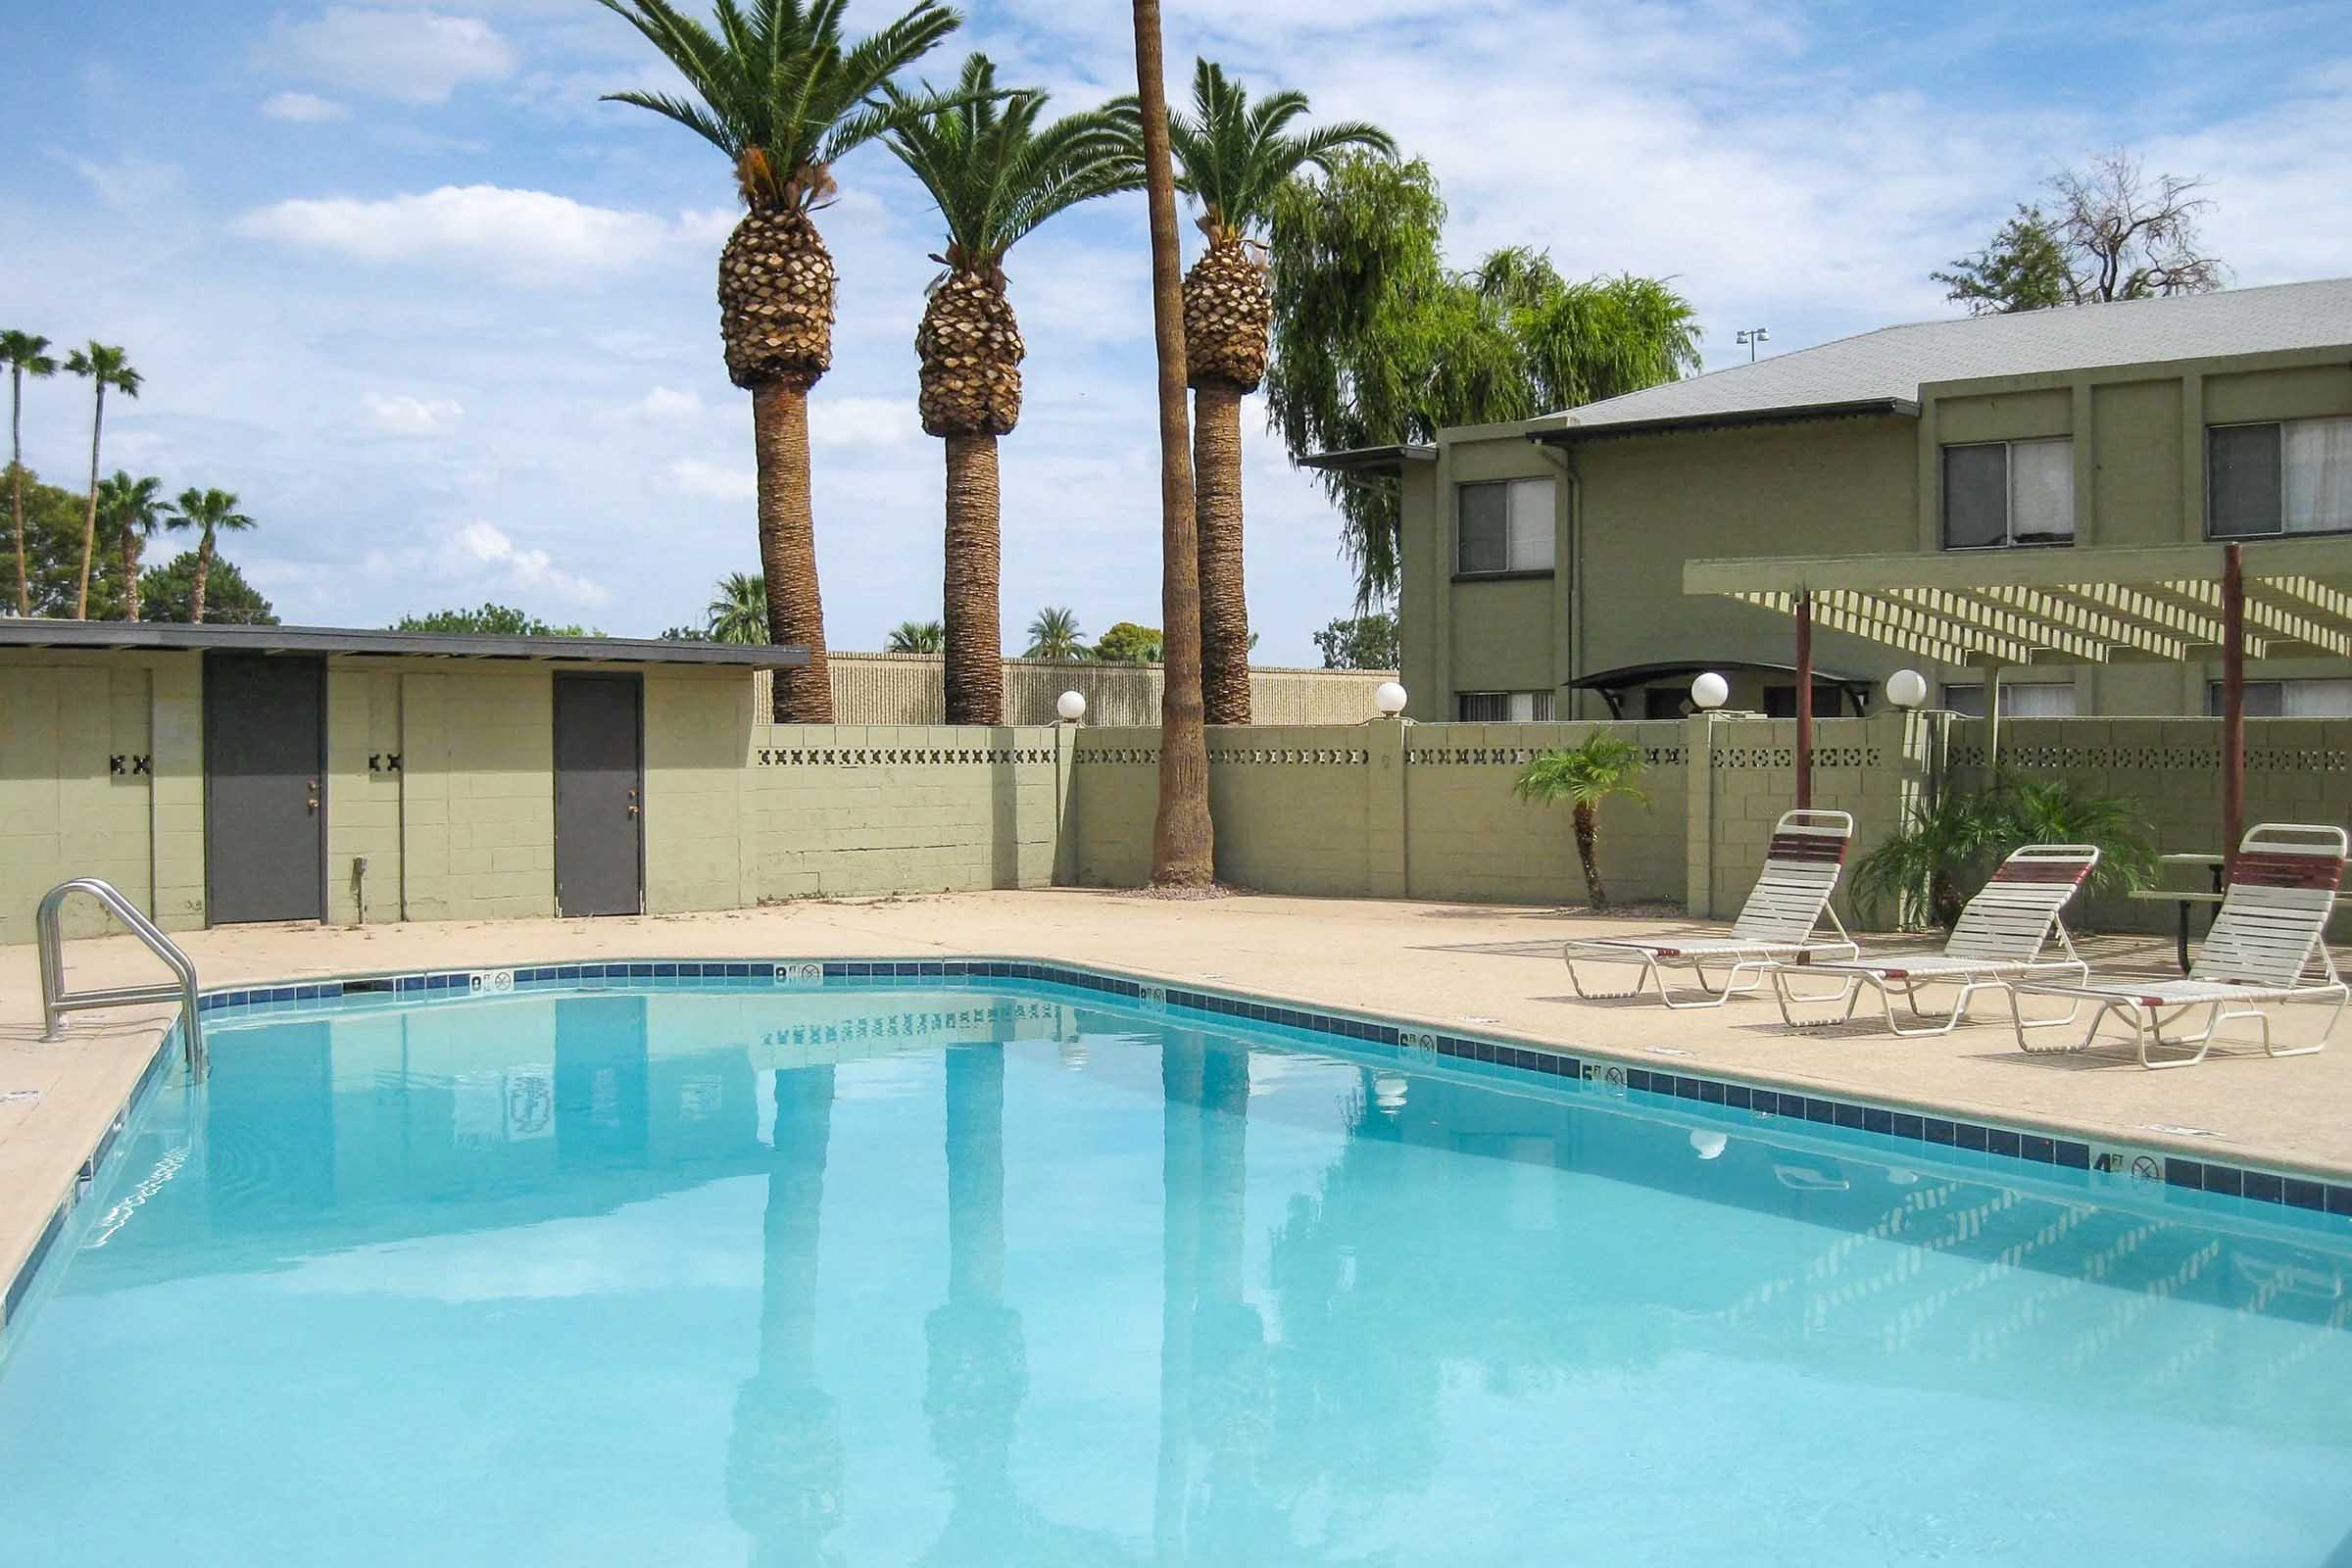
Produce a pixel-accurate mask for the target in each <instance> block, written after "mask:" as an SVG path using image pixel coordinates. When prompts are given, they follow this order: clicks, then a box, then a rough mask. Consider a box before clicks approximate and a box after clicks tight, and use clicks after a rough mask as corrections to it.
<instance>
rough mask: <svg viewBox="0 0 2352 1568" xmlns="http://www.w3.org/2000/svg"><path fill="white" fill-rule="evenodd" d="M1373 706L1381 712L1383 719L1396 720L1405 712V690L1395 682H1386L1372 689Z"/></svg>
mask: <svg viewBox="0 0 2352 1568" xmlns="http://www.w3.org/2000/svg"><path fill="white" fill-rule="evenodd" d="M1372 706H1373V707H1374V708H1377V709H1379V710H1380V716H1381V717H1383V718H1395V717H1396V716H1397V714H1398V713H1401V712H1403V711H1404V688H1403V687H1401V686H1399V685H1397V683H1396V682H1395V681H1393V680H1384V681H1382V682H1381V683H1380V684H1379V685H1377V686H1375V687H1373V688H1372Z"/></svg>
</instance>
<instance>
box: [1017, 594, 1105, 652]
mask: <svg viewBox="0 0 2352 1568" xmlns="http://www.w3.org/2000/svg"><path fill="white" fill-rule="evenodd" d="M1021 657H1022V658H1024V659H1050V660H1053V661H1054V662H1055V663H1057V664H1072V663H1076V662H1079V661H1081V660H1084V659H1087V658H1090V657H1092V651H1091V650H1089V649H1088V647H1087V646H1086V640H1085V638H1084V636H1083V635H1082V634H1081V633H1080V632H1079V630H1078V617H1077V615H1076V614H1075V613H1072V612H1071V611H1069V610H1067V609H1064V608H1062V607H1060V606H1056V605H1048V606H1047V607H1046V608H1045V609H1043V610H1041V611H1039V612H1038V613H1037V614H1036V616H1035V617H1034V618H1033V619H1031V621H1030V622H1029V649H1028V652H1026V653H1024V654H1023V655H1022V656H1021Z"/></svg>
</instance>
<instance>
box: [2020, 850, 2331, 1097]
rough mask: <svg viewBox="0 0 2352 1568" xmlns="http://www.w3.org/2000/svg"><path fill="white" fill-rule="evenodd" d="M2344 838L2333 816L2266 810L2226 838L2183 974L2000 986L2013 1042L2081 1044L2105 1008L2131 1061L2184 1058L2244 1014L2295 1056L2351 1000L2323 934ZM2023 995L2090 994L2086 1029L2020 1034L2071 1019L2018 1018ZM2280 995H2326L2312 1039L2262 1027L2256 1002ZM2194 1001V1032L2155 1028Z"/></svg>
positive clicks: (2278, 1051)
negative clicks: (2208, 906)
mask: <svg viewBox="0 0 2352 1568" xmlns="http://www.w3.org/2000/svg"><path fill="white" fill-rule="evenodd" d="M2346 850H2347V841H2346V835H2345V833H2344V830H2343V829H2342V828H2340V827H2327V826H2313V825H2310V824H2306V823H2301V822H2267V823H2264V824H2263V825H2262V826H2260V827H2257V828H2255V829H2253V830H2252V831H2251V832H2249V833H2248V834H2247V835H2246V837H2245V841H2244V842H2243V843H2242V844H2240V845H2239V846H2238V851H2237V858H2236V860H2235V861H2234V862H2233V863H2232V864H2231V866H2230V868H2229V889H2228V890H2227V891H2226V892H2225V893H2224V894H2223V896H2222V907H2221V912H2220V913H2219V914H2217V915H2215V916H2214V921H2213V930H2212V931H2211V932H2209V933H2208V934H2207V935H2206V938H2205V946H2204V947H2203V948H2202V949H2201V950H2200V951H2199V952H2198V955H2197V961H2196V964H2195V966H2194V967H2192V968H2191V969H2190V970H2189V972H2188V978H2187V979H2185V980H2132V979H2114V980H2103V981H2097V982H2091V981H2088V980H2085V981H2083V982H2082V983H2079V984H2076V985H2053V984H2042V983H2027V984H2020V985H2015V986H2012V987H2011V988H2010V999H2009V1010H2010V1016H2011V1017H2012V1018H2013V1019H2014V1020H2015V1022H2016V1024H2017V1043H2018V1045H2019V1046H2020V1047H2022V1048H2024V1049H2025V1050H2027V1051H2082V1050H2086V1049H2088V1048H2089V1047H2091V1046H2093V1045H2095V1044H2096V1043H2097V1042H2098V1037H2099V1030H2100V1028H2101V1027H2102V1026H2104V1025H2105V1023H2106V1022H2107V1020H2108V1019H2109V1018H2111V1017H2113V1018H2120V1019H2122V1020H2123V1021H2124V1022H2126V1023H2128V1024H2130V1025H2131V1038H2132V1045H2133V1047H2134V1049H2135V1050H2136V1051H2137V1052H2138V1054H2139V1064H2140V1065H2141V1066H2142V1067H2186V1066H2189V1065H2191V1064H2192V1063H2195V1062H2199V1061H2203V1060H2204V1059H2205V1054H2206V1053H2207V1052H2208V1051H2210V1050H2211V1049H2212V1048H2213V1041H2214V1037H2215V1035H2216V1034H2217V1033H2218V1032H2219V1031H2220V1029H2221V1026H2222V1025H2223V1024H2226V1023H2229V1022H2232V1021H2234V1020H2238V1019H2251V1020H2253V1021H2254V1022H2255V1023H2256V1024H2257V1025H2259V1028H2260V1042H2261V1045H2262V1049H2263V1050H2264V1051H2265V1052H2267V1053H2269V1054H2271V1055H2274V1056H2307V1055H2310V1054H2312V1053H2313V1052H2316V1051H2321V1050H2325V1049H2326V1048H2327V1042H2328V1040H2329V1039H2330V1038H2331V1037H2332V1036H2333V1035H2334V1033H2335V1026H2336V1024H2337V1022H2338V1021H2340V1020H2341V1019H2342V1017H2343V1015H2344V1005H2345V1003H2346V1001H2347V1000H2352V989H2347V987H2346V986H2345V984H2344V981H2343V977H2342V976H2341V975H2339V974H2337V973H2336V970H2335V960H2334V959H2333V958H2332V957H2330V956H2328V953H2327V942H2326V941H2325V940H2324V937H2325V934H2326V931H2327V916H2328V915H2329V914H2331V913H2333V912H2334V909H2335V892H2336V889H2337V888H2338V887H2340V886H2341V885H2342V884H2343V880H2344V858H2345V853H2346ZM2315 967H2316V971H2317V972H2316V974H2315V973H2314V970H2315ZM2023 997H2065V998H2068V999H2070V1000H2071V1001H2073V1002H2074V1003H2075V1005H2076V1010H2077V1011H2080V1009H2081V1006H2082V1004H2083V1003H2085V1002H2087V1003H2090V1004H2092V1005H2094V1006H2095V1008H2096V1010H2095V1011H2094V1012H2093V1013H2092V1014H2091V1019H2090V1029H2089V1031H2088V1032H2087V1033H2086V1034H2084V1035H2083V1037H2082V1039H2081V1040H2080V1041H2078V1042H2075V1043H2073V1044H2070V1045H2060V1046H2047V1045H2032V1044H2028V1042H2027V1039H2026V1031H2027V1030H2028V1029H2030V1028H2034V1027H2036V1026H2037V1025H2038V1024H2039V1023H2042V1022H2066V1021H2071V1020H2072V1018H2073V1017H2074V1016H2075V1014H2074V1013H2072V1012H2070V1013H2069V1014H2068V1015H2067V1018H2066V1019H2059V1020H2031V1021H2030V1020H2028V1019H2027V1017H2026V1015H2025V1010H2024V1008H2023V1006H2022V1005H2020V1001H2019V999H2020V998H2023ZM2281 1002H2311V1003H2328V1002H2332V1003H2334V1004H2335V1005H2334V1006H2333V1007H2332V1008H2330V1009H2329V1010H2328V1013H2327V1023H2326V1025H2325V1026H2323V1027H2322V1028H2321V1030H2320V1033H2319V1037H2318V1038H2317V1039H2316V1040H2314V1041H2312V1042H2311V1043H2310V1044H2308V1045H2298V1046H2280V1045H2278V1044H2275V1043H2274V1042H2273V1040H2272V1038H2271V1015H2270V1013H2269V1012H2268V1011H2267V1010H2265V1008H2266V1005H2268V1004H2273V1003H2281ZM2200 1007H2202V1008H2204V1009H2206V1016H2205V1026H2204V1028H2202V1029H2200V1030H2198V1031H2197V1032H2196V1033H2194V1034H2185V1033H2183V1034H2170V1033H2167V1032H2166V1031H2167V1030H2168V1029H2170V1028H2172V1026H2173V1025H2175V1024H2177V1023H2179V1022H2180V1020H2181V1019H2183V1018H2185V1017H2187V1016H2188V1015H2189V1014H2190V1013H2192V1012H2194V1011H2195V1010H2196V1009H2198V1008H2200ZM2157 1048H2162V1049H2164V1050H2178V1051H2185V1052H2188V1053H2189V1054H2185V1055H2175V1056H2169V1057H2159V1056H2157V1055H2155V1054H2153V1052H2154V1050H2155V1049H2157ZM2191 1048H2193V1050H2192V1049H2191Z"/></svg>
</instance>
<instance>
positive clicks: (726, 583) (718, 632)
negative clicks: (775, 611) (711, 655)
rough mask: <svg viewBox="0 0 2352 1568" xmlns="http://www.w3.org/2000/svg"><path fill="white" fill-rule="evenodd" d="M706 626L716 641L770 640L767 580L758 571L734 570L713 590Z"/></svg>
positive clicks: (704, 621)
mask: <svg viewBox="0 0 2352 1568" xmlns="http://www.w3.org/2000/svg"><path fill="white" fill-rule="evenodd" d="M703 624H704V629H705V630H707V631H708V632H709V633H710V634H711V641H712V642H714V643H763V642H766V641H767V581H766V579H765V578H764V577H762V576H761V575H760V573H759V572H756V571H730V572H728V573H727V574H726V575H725V576H724V577H721V578H720V579H719V580H718V581H717V583H715V584H714V585H713V586H712V588H711V603H710V605H709V606H708V607H707V608H706V609H705V610H704V612H703Z"/></svg>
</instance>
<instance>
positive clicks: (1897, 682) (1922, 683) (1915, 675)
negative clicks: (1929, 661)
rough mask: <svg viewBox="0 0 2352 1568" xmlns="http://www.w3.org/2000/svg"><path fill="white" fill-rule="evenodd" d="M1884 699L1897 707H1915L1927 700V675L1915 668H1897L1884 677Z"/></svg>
mask: <svg viewBox="0 0 2352 1568" xmlns="http://www.w3.org/2000/svg"><path fill="white" fill-rule="evenodd" d="M1927 700H1928V677H1927V676H1925V675H1922V674H1921V673H1920V672H1919V671H1918V670H1916V669H1898V670H1896V671H1895V672H1894V673H1893V674H1891V675H1889V676H1887V701H1888V702H1890V703H1892V704H1893V705H1894V706H1895V707H1897V708H1917V707H1919V706H1920V705H1921V704H1923V703H1925V702H1926V701H1927Z"/></svg>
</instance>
